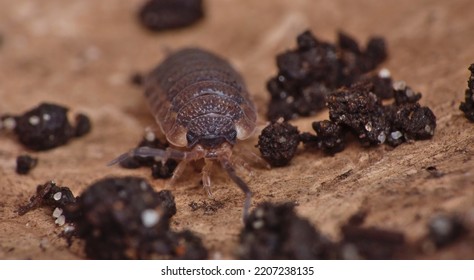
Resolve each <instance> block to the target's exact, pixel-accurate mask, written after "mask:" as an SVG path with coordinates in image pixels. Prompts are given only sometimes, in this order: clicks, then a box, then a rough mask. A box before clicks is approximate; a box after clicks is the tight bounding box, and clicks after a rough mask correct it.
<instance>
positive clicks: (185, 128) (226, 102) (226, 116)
mask: <svg viewBox="0 0 474 280" xmlns="http://www.w3.org/2000/svg"><path fill="white" fill-rule="evenodd" d="M145 97H146V98H147V101H148V105H149V107H150V110H151V113H152V114H153V115H154V117H155V119H156V121H157V123H158V124H159V126H160V128H161V131H162V132H163V133H164V135H165V136H166V138H167V140H168V142H169V143H171V144H172V145H173V146H174V147H173V148H167V149H166V150H161V149H152V148H149V147H139V148H136V149H133V150H131V151H130V152H128V153H126V154H123V155H121V156H119V157H118V158H116V159H115V160H113V161H112V162H110V164H115V163H117V162H120V161H122V160H125V159H126V158H128V157H131V156H142V157H149V156H153V157H158V158H160V159H161V160H162V161H166V160H167V159H176V160H181V163H180V164H179V165H178V167H177V168H176V170H175V173H174V174H173V179H175V178H177V177H178V176H179V175H180V173H181V172H182V171H183V170H184V167H185V165H186V164H187V162H189V161H191V160H198V159H204V161H205V165H204V167H203V169H202V181H203V186H204V189H205V190H206V191H207V193H208V194H209V195H211V190H210V187H211V181H210V170H211V166H212V163H213V162H214V161H216V160H217V161H218V162H219V163H220V165H221V166H222V167H223V169H224V170H226V172H227V173H228V175H229V176H230V178H231V179H232V180H233V181H234V182H235V183H236V184H237V185H238V187H239V188H240V189H241V190H242V191H243V192H244V193H245V195H246V199H245V203H244V213H243V214H244V218H245V217H246V216H247V213H248V209H249V207H250V199H251V192H250V189H249V187H248V186H247V184H246V183H245V182H244V181H243V180H242V179H241V178H240V177H239V176H238V175H237V174H236V171H235V166H236V165H243V166H244V167H245V161H243V160H242V159H240V158H239V157H238V156H237V157H236V156H235V155H234V156H232V148H233V146H234V144H235V143H236V140H237V139H239V140H242V139H246V138H248V137H249V136H251V135H252V133H253V131H254V130H255V127H256V118H257V115H256V109H255V105H254V104H253V102H252V101H251V99H250V96H249V93H248V92H247V89H246V86H245V84H244V81H243V79H242V77H241V76H240V75H239V74H238V73H237V72H236V71H235V70H234V69H233V68H232V66H231V65H230V64H229V63H228V62H227V61H225V60H224V59H222V58H220V57H218V56H216V55H214V54H211V53H209V52H207V51H204V50H200V49H195V48H193V49H183V50H181V51H178V52H176V53H174V54H171V55H170V56H169V57H168V58H166V59H165V60H164V61H163V62H162V63H161V64H160V65H159V66H158V67H157V68H155V69H154V70H153V71H152V72H151V73H150V74H149V75H148V77H147V78H146V81H145ZM180 148H182V149H180ZM231 156H232V157H231ZM252 156H253V158H256V157H257V156H256V155H252ZM173 179H172V180H173Z"/></svg>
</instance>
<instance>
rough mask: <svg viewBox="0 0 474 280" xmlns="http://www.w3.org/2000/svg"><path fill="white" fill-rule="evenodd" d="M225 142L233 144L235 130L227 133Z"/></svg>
mask: <svg viewBox="0 0 474 280" xmlns="http://www.w3.org/2000/svg"><path fill="white" fill-rule="evenodd" d="M225 139H226V140H227V142H229V143H232V144H235V140H236V139H237V130H235V129H232V130H231V131H229V133H228V134H227V135H226V136H225Z"/></svg>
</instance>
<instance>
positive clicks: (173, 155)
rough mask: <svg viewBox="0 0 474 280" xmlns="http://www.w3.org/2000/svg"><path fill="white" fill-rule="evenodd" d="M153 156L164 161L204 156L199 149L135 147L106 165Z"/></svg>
mask: <svg viewBox="0 0 474 280" xmlns="http://www.w3.org/2000/svg"><path fill="white" fill-rule="evenodd" d="M135 156H139V157H155V158H158V159H161V160H162V161H166V160H168V159H176V160H193V159H199V158H202V157H204V154H203V152H202V151H201V150H192V151H190V152H183V151H179V150H175V149H171V148H167V149H166V150H162V149H155V148H150V147H138V148H135V149H132V150H130V151H129V152H128V153H125V154H122V155H120V156H118V157H117V158H115V159H113V160H112V161H110V162H109V163H108V164H107V165H108V166H112V165H114V164H117V163H119V162H121V161H124V160H126V159H127V158H129V157H135Z"/></svg>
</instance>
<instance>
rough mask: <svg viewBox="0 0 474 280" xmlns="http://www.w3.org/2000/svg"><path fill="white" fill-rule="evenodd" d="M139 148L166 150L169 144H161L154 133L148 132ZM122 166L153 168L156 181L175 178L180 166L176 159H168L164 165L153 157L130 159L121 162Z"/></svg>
mask: <svg viewBox="0 0 474 280" xmlns="http://www.w3.org/2000/svg"><path fill="white" fill-rule="evenodd" d="M137 147H150V148H154V149H162V150H165V149H166V148H167V147H168V143H166V142H165V143H163V142H161V141H160V140H159V139H158V138H157V137H156V135H155V134H154V133H153V132H147V133H146V134H145V136H144V137H143V139H142V140H141V141H140V143H138V145H137ZM119 164H120V166H121V167H123V168H129V169H133V168H139V167H149V168H151V175H152V177H153V178H155V179H167V178H170V177H171V176H173V172H174V170H175V168H176V166H178V161H176V160H174V159H168V160H167V161H166V162H165V163H164V164H163V163H162V162H161V160H158V161H157V160H155V159H154V158H153V157H139V156H135V157H129V158H127V159H126V160H124V161H121V162H120V163H119Z"/></svg>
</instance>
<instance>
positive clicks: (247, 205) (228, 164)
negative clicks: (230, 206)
mask: <svg viewBox="0 0 474 280" xmlns="http://www.w3.org/2000/svg"><path fill="white" fill-rule="evenodd" d="M219 162H220V163H221V166H222V168H223V169H224V170H225V171H226V172H227V174H228V175H229V177H230V178H231V179H232V181H234V182H235V183H236V184H237V186H238V187H239V188H240V189H241V190H242V191H243V192H244V194H245V202H244V209H243V220H244V222H245V221H246V220H247V217H248V214H249V209H250V203H251V200H252V192H251V191H250V189H249V186H248V185H247V183H245V182H244V181H243V180H242V178H240V177H239V176H238V175H237V173H236V172H235V169H234V167H233V166H232V163H231V162H230V161H229V159H228V158H227V157H225V156H222V157H219Z"/></svg>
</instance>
